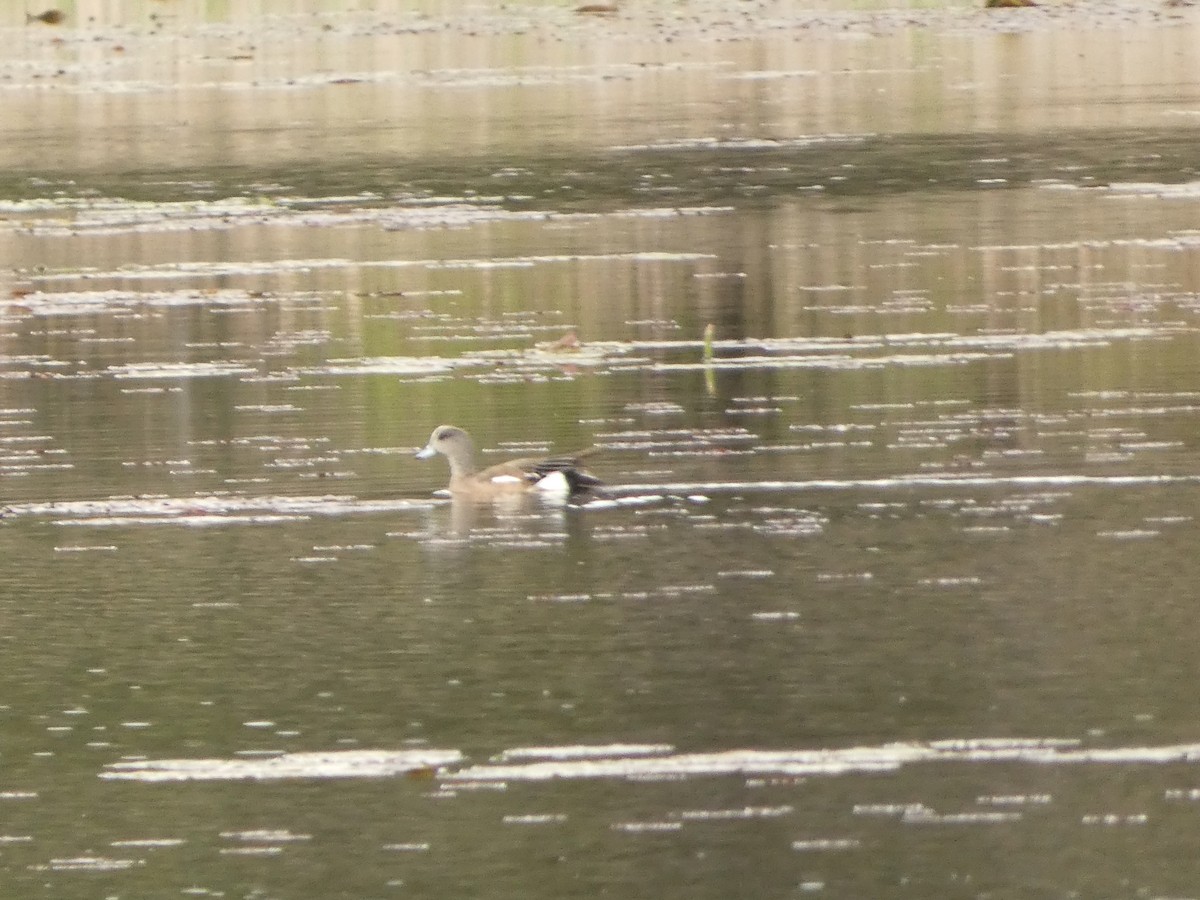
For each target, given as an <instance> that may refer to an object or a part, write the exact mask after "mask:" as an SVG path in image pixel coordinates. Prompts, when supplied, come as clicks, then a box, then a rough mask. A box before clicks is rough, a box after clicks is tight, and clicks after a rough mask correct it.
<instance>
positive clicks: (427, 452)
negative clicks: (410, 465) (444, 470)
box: [416, 447, 437, 459]
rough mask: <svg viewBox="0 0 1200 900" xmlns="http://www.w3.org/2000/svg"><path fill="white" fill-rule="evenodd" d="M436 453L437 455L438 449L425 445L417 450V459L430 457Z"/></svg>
mask: <svg viewBox="0 0 1200 900" xmlns="http://www.w3.org/2000/svg"><path fill="white" fill-rule="evenodd" d="M436 455H437V451H436V450H434V449H433V448H432V447H425V448H424V449H421V450H418V451H417V452H416V457H417V459H430V458H432V457H434V456H436Z"/></svg>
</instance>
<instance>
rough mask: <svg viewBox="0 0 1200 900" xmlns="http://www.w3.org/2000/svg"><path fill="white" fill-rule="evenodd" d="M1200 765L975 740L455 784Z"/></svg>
mask: <svg viewBox="0 0 1200 900" xmlns="http://www.w3.org/2000/svg"><path fill="white" fill-rule="evenodd" d="M1196 761H1200V744H1177V745H1168V746H1163V747H1108V748H1094V749H1084V748H1080V747H1079V744H1078V741H1074V740H1063V739H1055V738H1034V739H1011V740H1010V739H970V740H955V741H933V742H930V743H896V744H884V745H883V746H881V747H850V748H846V749H840V750H780V751H776V750H730V751H725V752H718V753H682V754H674V755H670V756H655V757H650V758H630V757H621V758H616V759H599V758H597V759H564V760H543V761H538V762H530V763H524V764H511V765H479V766H467V767H466V768H463V769H459V770H458V771H452V772H448V773H445V777H446V779H447V780H449V781H451V782H453V781H455V780H460V781H547V780H550V779H598V778H635V779H640V778H664V777H687V776H716V775H841V774H846V773H850V772H880V771H892V770H896V769H899V768H901V767H903V766H906V765H912V764H915V763H939V762H940V763H944V762H965V763H1036V764H1039V765H1082V764H1106V765H1162V764H1166V763H1186V762H1196Z"/></svg>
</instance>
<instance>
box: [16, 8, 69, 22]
mask: <svg viewBox="0 0 1200 900" xmlns="http://www.w3.org/2000/svg"><path fill="white" fill-rule="evenodd" d="M66 18H67V14H66V13H65V12H63V11H62V10H61V9H48V10H46V11H45V12H42V13H38V14H37V15H34V14H33V13H26V14H25V24H26V25H32V24H33V23H34V22H41V23H42V24H44V25H61V24H62V23H63V22H65V21H66Z"/></svg>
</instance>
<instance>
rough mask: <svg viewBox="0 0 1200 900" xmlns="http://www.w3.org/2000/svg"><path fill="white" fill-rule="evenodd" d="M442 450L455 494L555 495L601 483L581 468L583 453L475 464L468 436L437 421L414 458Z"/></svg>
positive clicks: (583, 491)
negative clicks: (529, 493) (448, 464)
mask: <svg viewBox="0 0 1200 900" xmlns="http://www.w3.org/2000/svg"><path fill="white" fill-rule="evenodd" d="M438 453H440V454H442V456H444V457H446V460H447V461H448V462H449V463H450V485H449V490H450V493H451V494H453V495H454V496H456V497H460V496H468V497H479V498H486V497H494V496H498V495H502V494H513V493H516V492H520V491H529V490H537V491H542V492H545V493H548V494H553V495H558V496H565V497H569V496H573V495H577V494H583V493H586V492H588V491H590V490H592V489H593V488H595V487H598V486H599V485H600V484H601V481H600V479H598V478H597V477H596V476H594V475H591V474H589V473H588V472H585V471H584V470H583V469H582V468H581V461H582V458H583V457H584V456H585V455H586V452H584V453H577V454H574V455H572V456H549V457H542V458H531V459H510V460H508V461H507V462H502V463H497V464H496V465H494V466H488V467H487V468H486V469H482V470H477V469H476V468H475V447H474V445H473V444H472V443H471V436H470V435H469V434H467V433H466V432H465V431H463V429H461V428H456V427H455V426H453V425H439V426H438V427H437V428H435V429H433V434H431V435H430V436H429V443H427V444H426V445H425V447H424V448H423V449H422V450H419V451H417V459H430V458H432V457H433V456H434V455H435V454H438Z"/></svg>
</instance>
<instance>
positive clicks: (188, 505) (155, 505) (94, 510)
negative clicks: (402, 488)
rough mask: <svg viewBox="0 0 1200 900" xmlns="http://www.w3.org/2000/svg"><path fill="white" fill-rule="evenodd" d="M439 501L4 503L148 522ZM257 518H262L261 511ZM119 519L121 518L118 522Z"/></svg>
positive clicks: (372, 509)
mask: <svg viewBox="0 0 1200 900" xmlns="http://www.w3.org/2000/svg"><path fill="white" fill-rule="evenodd" d="M437 505H440V501H438V500H435V499H432V498H431V499H428V500H406V499H396V500H359V499H358V498H356V497H352V496H340V495H325V496H321V497H279V496H266V497H235V496H212V495H209V496H200V497H110V498H108V499H105V500H63V501H51V502H47V503H13V504H10V505H8V506H5V507H4V508H3V513H4V515H5V516H53V517H55V518H62V519H67V520H71V521H73V522H74V521H80V522H87V521H89V520H113V519H128V520H130V521H132V520H134V519H136V520H138V521H144V520H147V519H153V518H159V519H163V520H169V519H177V518H185V519H204V518H211V517H226V518H228V517H233V516H245V515H246V514H254V513H258V514H265V515H276V516H290V517H294V516H342V515H349V514H356V513H358V514H364V513H365V514H370V513H381V512H404V511H413V510H425V509H431V508H433V507H434V506H437ZM258 518H261V516H259V517H258ZM114 524H119V523H114Z"/></svg>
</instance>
